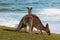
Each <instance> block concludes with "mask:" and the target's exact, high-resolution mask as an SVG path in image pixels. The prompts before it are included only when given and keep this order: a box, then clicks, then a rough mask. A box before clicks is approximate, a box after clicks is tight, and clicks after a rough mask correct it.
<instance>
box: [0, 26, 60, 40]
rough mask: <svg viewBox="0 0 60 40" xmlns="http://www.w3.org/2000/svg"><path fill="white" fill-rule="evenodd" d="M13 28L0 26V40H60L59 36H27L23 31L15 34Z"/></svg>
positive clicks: (44, 34)
mask: <svg viewBox="0 0 60 40" xmlns="http://www.w3.org/2000/svg"><path fill="white" fill-rule="evenodd" d="M14 30H15V28H9V27H5V26H0V40H60V34H54V33H52V34H51V35H50V36H49V35H47V34H46V33H43V34H29V33H26V32H24V31H19V32H15V31H14Z"/></svg>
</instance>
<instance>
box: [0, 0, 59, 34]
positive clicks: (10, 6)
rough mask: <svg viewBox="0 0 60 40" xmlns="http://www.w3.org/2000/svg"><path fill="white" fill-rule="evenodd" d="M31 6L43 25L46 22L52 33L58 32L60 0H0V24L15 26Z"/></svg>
mask: <svg viewBox="0 0 60 40" xmlns="http://www.w3.org/2000/svg"><path fill="white" fill-rule="evenodd" d="M26 7H32V13H33V14H35V15H37V16H38V17H39V18H40V20H41V21H42V23H43V24H44V26H45V25H46V24H47V23H48V24H49V28H50V30H51V32H52V33H59V34H60V0H0V25H4V26H9V27H15V28H16V27H17V26H18V24H19V22H20V20H21V19H22V17H23V16H24V15H26V14H28V10H27V8H26Z"/></svg>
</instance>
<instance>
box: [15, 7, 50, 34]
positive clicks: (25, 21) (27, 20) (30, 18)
mask: <svg viewBox="0 0 60 40" xmlns="http://www.w3.org/2000/svg"><path fill="white" fill-rule="evenodd" d="M27 25H29V33H31V32H32V30H33V27H35V28H37V29H39V30H40V31H41V33H42V30H44V31H46V32H47V34H48V35H50V29H49V25H48V24H46V27H44V25H43V24H42V22H41V20H40V19H39V17H37V16H36V15H34V14H32V8H28V14H27V15H25V16H24V17H23V18H22V20H21V21H20V23H19V25H18V27H17V29H16V31H19V30H20V29H21V28H23V27H24V28H25V30H26V27H27Z"/></svg>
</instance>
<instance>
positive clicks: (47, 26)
mask: <svg viewBox="0 0 60 40" xmlns="http://www.w3.org/2000/svg"><path fill="white" fill-rule="evenodd" d="M45 30H46V32H47V34H48V35H50V34H51V33H50V29H49V25H48V23H47V24H46V27H45Z"/></svg>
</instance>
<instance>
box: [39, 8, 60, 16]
mask: <svg viewBox="0 0 60 40" xmlns="http://www.w3.org/2000/svg"><path fill="white" fill-rule="evenodd" d="M38 14H40V15H46V16H58V15H60V9H56V8H46V9H42V11H40V12H38Z"/></svg>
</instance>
